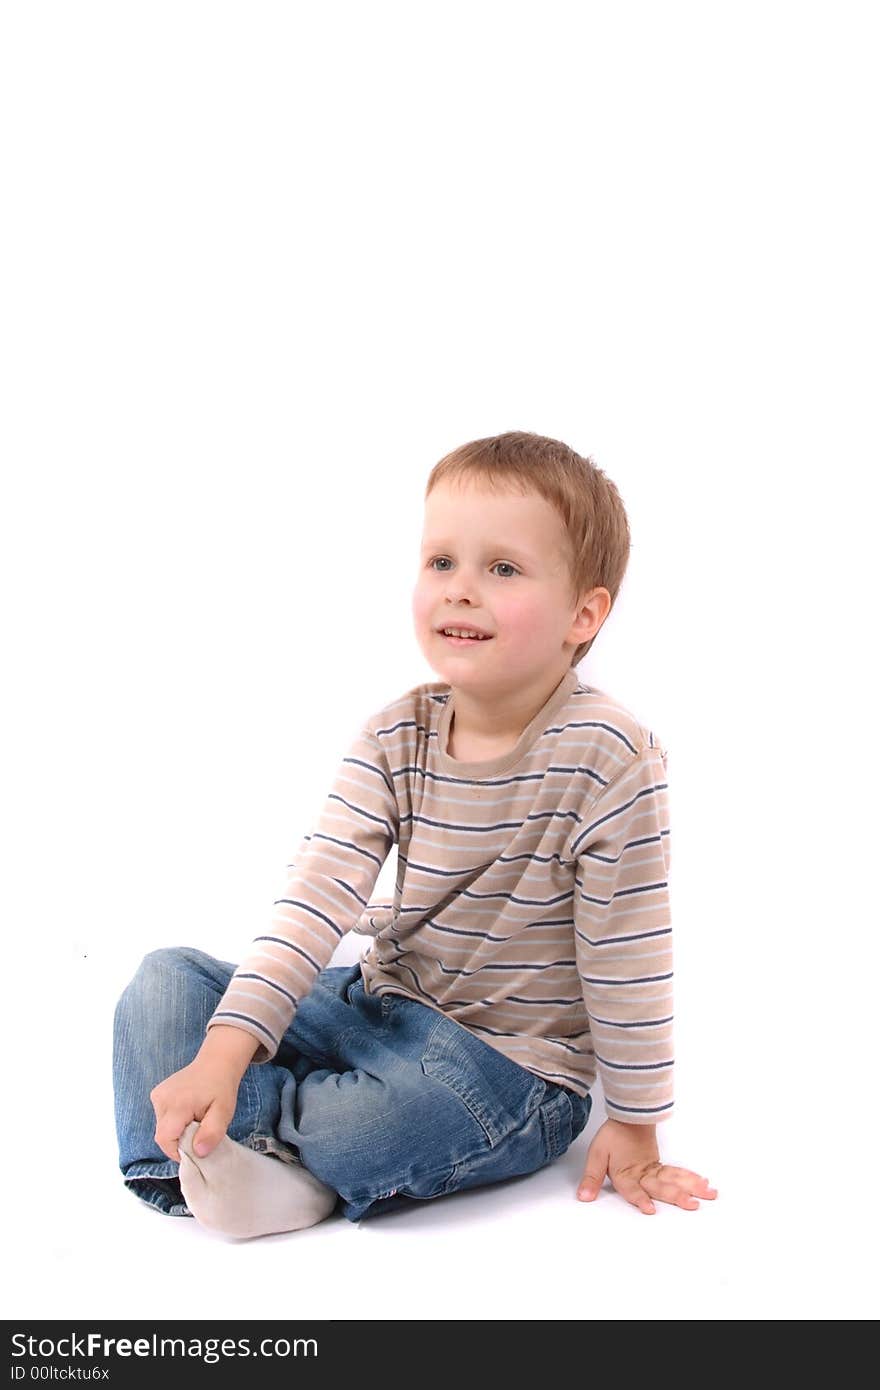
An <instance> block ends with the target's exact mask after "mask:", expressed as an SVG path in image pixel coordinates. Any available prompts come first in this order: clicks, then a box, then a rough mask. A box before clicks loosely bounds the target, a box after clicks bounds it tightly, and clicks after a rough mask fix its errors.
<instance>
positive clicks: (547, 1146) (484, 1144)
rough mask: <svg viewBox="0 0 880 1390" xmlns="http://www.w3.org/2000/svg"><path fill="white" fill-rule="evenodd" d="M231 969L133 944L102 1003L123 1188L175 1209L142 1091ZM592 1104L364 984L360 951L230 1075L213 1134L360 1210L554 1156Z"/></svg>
mask: <svg viewBox="0 0 880 1390" xmlns="http://www.w3.org/2000/svg"><path fill="white" fill-rule="evenodd" d="M234 969H235V967H234V966H233V965H231V964H229V963H228V962H226V961H219V960H215V959H214V958H213V957H212V956H209V955H206V954H205V953H204V952H203V951H197V950H194V949H190V948H188V947H179V948H177V947H174V948H168V949H164V950H158V951H152V952H150V954H149V955H147V956H145V958H144V960H143V962H142V963H141V965H140V967H139V969H138V970H137V972H136V974H135V976H134V978H133V979H132V980H131V982H130V983H129V984H128V986H127V987H126V989H125V990H124V992H123V994H122V996H121V997H120V999H119V1002H118V1004H117V1006H116V1012H115V1016H114V1027H113V1087H114V1097H115V1112H116V1132H117V1137H118V1141H119V1166H120V1169H121V1171H122V1176H123V1180H124V1182H125V1184H126V1186H127V1187H128V1188H129V1189H130V1190H131V1191H132V1192H134V1193H135V1194H136V1195H137V1196H138V1197H140V1198H141V1199H142V1200H143V1201H144V1202H147V1203H148V1204H149V1205H150V1206H152V1207H154V1208H155V1209H156V1210H158V1211H160V1212H162V1213H165V1214H166V1215H169V1216H190V1215H191V1214H192V1213H191V1212H190V1211H189V1209H188V1208H187V1206H186V1203H185V1201H184V1199H183V1196H182V1193H181V1190H180V1185H179V1183H178V1180H177V1166H178V1165H177V1163H176V1162H175V1161H174V1160H172V1159H169V1158H168V1157H167V1156H166V1155H165V1154H163V1152H162V1150H161V1149H160V1148H159V1147H158V1146H157V1144H156V1142H155V1138H154V1134H155V1125H156V1117H155V1113H154V1111H153V1107H152V1104H151V1102H150V1091H151V1090H152V1088H153V1087H154V1086H155V1085H157V1084H158V1083H159V1082H160V1081H163V1080H164V1079H165V1078H166V1077H167V1076H170V1075H171V1073H172V1072H174V1071H178V1070H179V1069H180V1068H181V1067H184V1066H186V1065H187V1064H188V1063H189V1062H191V1061H192V1060H193V1058H194V1057H195V1055H196V1053H197V1051H198V1050H199V1047H200V1046H201V1044H202V1041H203V1039H204V1036H205V1028H206V1025H207V1022H208V1019H209V1018H210V1017H211V1015H212V1014H213V1012H214V1010H215V1008H216V1007H217V1004H218V1001H219V1000H220V997H221V995H222V994H223V993H224V992H225V990H226V987H227V985H228V983H229V980H230V977H231V976H232V973H233V970H234ZM590 1108H591V1100H590V1097H589V1096H586V1097H584V1098H581V1097H580V1096H579V1095H577V1093H576V1092H574V1091H571V1090H569V1089H568V1088H567V1087H564V1086H558V1085H556V1084H554V1083H553V1082H550V1081H546V1080H544V1079H543V1078H542V1077H539V1076H536V1075H535V1074H534V1072H531V1071H529V1070H528V1069H527V1068H525V1067H521V1066H519V1065H518V1064H517V1063H515V1062H512V1061H510V1059H509V1058H507V1057H505V1056H504V1055H503V1054H502V1053H500V1052H498V1051H497V1049H495V1048H493V1047H490V1046H489V1044H488V1043H484V1042H483V1041H482V1040H481V1039H480V1038H478V1037H476V1036H475V1035H474V1034H472V1033H470V1032H469V1031H468V1030H467V1029H466V1028H463V1027H462V1026H461V1025H460V1024H458V1023H456V1022H455V1021H454V1020H452V1019H450V1018H447V1017H446V1016H445V1015H444V1014H442V1013H440V1012H438V1011H437V1010H436V1009H432V1008H430V1007H429V1006H428V1005H426V1004H420V1003H419V1002H418V1001H417V1000H414V999H407V998H406V997H405V996H404V995H400V994H396V995H395V994H384V995H380V996H378V997H376V996H373V995H370V994H368V993H367V992H366V990H365V988H364V982H363V978H362V975H361V968H360V963H359V962H356V963H355V964H353V965H340V966H328V967H327V968H326V969H324V970H322V971H321V972H320V974H319V975H318V976H317V977H316V979H315V982H314V984H313V986H312V988H311V990H310V991H309V993H308V994H307V995H306V997H305V998H304V999H303V1000H302V1002H301V1003H300V1005H299V1007H298V1009H297V1011H296V1014H295V1015H294V1019H293V1023H292V1024H291V1026H290V1028H289V1029H288V1031H287V1032H286V1033H285V1035H284V1038H283V1041H282V1044H281V1047H280V1048H279V1050H278V1052H277V1053H276V1054H275V1057H274V1058H273V1059H272V1061H271V1062H261V1063H259V1064H252V1065H251V1066H249V1067H248V1069H247V1071H246V1072H245V1073H244V1076H243V1077H242V1081H241V1085H240V1087H239V1092H238V1101H237V1105H236V1109H235V1114H234V1115H233V1118H232V1122H231V1124H230V1126H229V1129H228V1131H227V1133H228V1134H229V1137H230V1138H231V1139H233V1140H236V1141H237V1142H238V1143H240V1144H244V1145H246V1146H247V1147H248V1148H251V1149H254V1150H256V1151H257V1152H259V1153H267V1154H272V1155H274V1156H275V1157H277V1158H279V1159H281V1160H282V1161H286V1162H296V1161H297V1159H299V1161H300V1162H302V1163H303V1164H304V1165H305V1167H306V1168H308V1169H309V1171H310V1172H312V1173H314V1174H315V1176H316V1177H318V1178H320V1179H321V1181H322V1182H325V1183H327V1184H328V1186H330V1187H332V1188H333V1189H334V1190H335V1191H336V1192H338V1193H339V1196H340V1204H339V1205H338V1206H337V1211H341V1213H342V1215H343V1216H345V1217H346V1218H347V1219H348V1220H349V1221H359V1220H361V1218H363V1217H365V1216H373V1215H376V1214H378V1213H380V1212H382V1211H390V1210H393V1209H395V1208H397V1207H400V1206H406V1205H408V1204H411V1203H412V1202H413V1201H424V1200H427V1199H430V1198H434V1197H440V1196H443V1195H445V1194H446V1193H450V1192H457V1191H460V1190H461V1189H464V1188H468V1187H479V1186H482V1185H484V1184H488V1183H493V1182H499V1181H501V1180H503V1179H505V1178H512V1177H515V1176H517V1175H519V1174H524V1173H531V1172H534V1171H535V1170H537V1169H539V1168H543V1167H544V1166H545V1165H546V1164H548V1163H551V1162H552V1161H553V1160H554V1159H555V1158H557V1157H558V1156H559V1155H560V1154H562V1153H564V1152H565V1150H566V1149H567V1148H568V1147H569V1145H570V1144H571V1143H572V1141H573V1140H574V1139H576V1138H577V1136H578V1135H579V1134H580V1133H581V1131H582V1130H583V1129H584V1127H585V1126H586V1123H587V1121H588V1119H589V1115H590Z"/></svg>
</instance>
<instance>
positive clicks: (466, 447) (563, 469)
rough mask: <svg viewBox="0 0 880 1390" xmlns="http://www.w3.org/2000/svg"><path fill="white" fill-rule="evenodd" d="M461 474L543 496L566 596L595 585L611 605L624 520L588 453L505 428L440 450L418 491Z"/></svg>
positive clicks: (623, 562) (622, 560) (626, 533)
mask: <svg viewBox="0 0 880 1390" xmlns="http://www.w3.org/2000/svg"><path fill="white" fill-rule="evenodd" d="M460 479H467V480H468V481H473V482H475V483H477V484H479V485H482V486H484V487H489V488H498V489H503V488H505V487H506V488H510V489H516V490H518V491H520V492H522V493H528V492H536V493H538V495H539V496H541V497H543V498H544V499H545V500H546V501H547V502H549V503H550V504H551V506H553V507H555V508H556V511H557V513H558V514H559V516H560V518H561V520H562V523H563V525H564V527H565V532H566V535H567V538H568V542H569V546H568V555H567V557H566V559H567V562H568V568H569V576H570V579H571V598H572V602H573V603H574V602H576V601H577V600H578V598H579V597H580V596H581V595H582V594H585V593H587V592H588V591H589V590H590V589H595V588H598V587H602V588H605V589H607V590H608V592H609V594H610V595H611V606H612V607H613V606H614V602H615V600H616V598H617V594H618V590H619V589H620V585H621V583H622V582H623V576H624V574H625V573H626V566H627V563H628V561H629V550H630V530H629V522H628V520H627V515H626V509H625V507H624V505H623V502H622V500H621V497H620V493H619V492H618V491H617V488H616V487H615V485H614V483H613V482H612V481H611V479H610V478H609V477H607V476H606V475H605V474H604V473H603V472H602V470H601V468H597V467H596V465H595V463H594V462H593V460H592V459H591V458H581V456H580V454H576V453H575V451H574V449H570V448H569V447H568V445H567V444H563V443H562V442H561V441H560V440H558V439H548V438H547V437H546V436H545V435H543V434H530V433H528V432H527V431H523V430H511V431H510V432H509V433H507V434H496V435H491V436H489V437H487V438H486V439H474V440H472V441H471V443H470V444H462V445H461V447H460V448H458V449H453V451H452V453H451V454H446V455H445V456H444V457H443V458H442V459H440V461H439V462H438V463H435V465H434V467H433V468H432V469H431V472H430V474H429V477H428V481H427V484H426V486H425V497H426V498H427V497H428V495H429V493H430V492H431V490H432V489H433V488H435V487H436V486H437V484H438V483H441V482H443V483H445V482H457V481H458V480H460ZM609 611H610V610H609ZM597 636H598V633H596V634H594V635H593V637H591V638H590V640H589V642H582V643H581V644H580V646H579V647H577V648H576V649H575V652H574V655H573V656H572V659H571V664H572V666H576V665H577V664H578V662H579V661H581V660H582V659H583V657H584V656H586V654H587V652H588V651H589V650H590V647H591V646H592V645H593V643H594V642H595V640H596V637H597Z"/></svg>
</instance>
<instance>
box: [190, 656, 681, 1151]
mask: <svg viewBox="0 0 880 1390" xmlns="http://www.w3.org/2000/svg"><path fill="white" fill-rule="evenodd" d="M454 701H455V692H454V690H453V689H452V688H451V687H450V686H449V685H448V684H446V683H444V682H428V683H425V684H422V685H417V686H414V687H413V688H412V689H410V690H408V691H406V693H405V694H403V695H401V696H400V698H399V699H396V700H393V701H392V702H391V703H390V704H388V705H386V706H385V708H384V709H382V710H380V711H379V712H378V713H377V714H374V715H373V716H372V717H371V718H369V719H368V720H367V721H366V723H365V724H364V726H363V728H362V729H361V731H360V733H359V734H358V735H357V737H356V738H355V739H354V740H353V742H352V744H351V747H350V748H349V750H348V752H347V753H346V755H345V757H344V758H343V760H342V762H341V764H340V766H339V769H338V772H337V775H336V778H335V782H334V785H333V787H332V789H331V791H330V794H329V796H328V798H327V801H326V803H325V805H324V808H323V811H322V812H321V814H320V816H319V818H318V820H317V823H316V824H315V825H314V826H313V828H312V830H311V833H310V834H308V835H306V836H305V837H304V838H303V840H302V843H301V844H300V846H299V850H298V852H297V854H296V857H295V859H294V862H293V864H291V865H290V866H289V870H288V878H287V885H286V889H285V892H284V896H283V897H281V898H279V899H278V901H277V902H276V903H275V911H274V916H273V918H272V920H271V923H270V925H269V927H268V929H267V931H266V932H265V934H263V935H261V936H258V937H257V938H256V939H255V941H254V943H253V947H252V949H251V951H250V953H249V954H248V955H247V957H246V958H245V959H244V960H243V961H242V962H241V964H240V965H239V966H238V968H237V969H236V971H235V973H234V975H233V977H232V979H231V980H230V983H229V987H228V988H227V990H226V992H225V994H224V995H223V998H222V999H221V1000H220V1003H219V1004H218V1006H217V1009H216V1010H215V1012H214V1014H213V1015H212V1017H211V1019H210V1021H209V1023H208V1027H209V1028H210V1027H211V1026H212V1025H213V1024H215V1023H225V1024H232V1025H234V1026H236V1027H239V1028H243V1029H244V1030H245V1031H246V1032H248V1033H250V1034H252V1036H253V1037H254V1038H256V1039H257V1040H258V1041H259V1043H260V1046H259V1048H258V1049H257V1051H256V1053H255V1055H254V1061H255V1062H265V1061H269V1060H270V1059H271V1058H272V1057H273V1056H274V1054H275V1052H276V1050H277V1048H278V1046H279V1043H280V1040H281V1037H282V1035H283V1033H284V1032H285V1030H286V1029H287V1028H288V1027H289V1025H290V1023H291V1021H292V1019H293V1016H294V1013H295V1011H296V1007H297V1004H298V1003H299V1001H300V1000H301V999H302V998H303V996H304V995H305V994H307V993H308V991H309V989H310V988H311V986H312V984H313V983H314V980H315V977H316V975H317V974H318V972H319V971H320V970H322V969H323V968H324V967H325V966H326V965H328V964H329V962H330V959H331V957H332V955H333V952H334V950H335V948H336V946H337V945H338V943H339V941H340V939H341V938H342V937H343V936H344V935H345V933H346V932H348V931H351V930H354V931H357V932H360V933H362V934H364V935H368V936H370V937H371V938H372V940H371V941H370V944H369V947H368V948H367V949H366V951H365V952H364V955H363V957H362V959H361V969H362V972H363V978H364V984H365V988H366V989H367V991H368V992H369V993H371V994H374V995H380V994H384V993H386V992H389V991H390V992H391V993H394V994H402V995H405V996H407V997H408V998H410V999H417V1000H419V1001H420V1002H421V1003H423V1004H425V1005H427V1006H428V1007H429V1008H432V1009H436V1010H438V1011H439V1012H441V1013H443V1014H445V1015H446V1016H447V1017H448V1018H451V1019H454V1020H455V1021H456V1022H457V1023H459V1024H461V1026H462V1027H464V1028H467V1029H469V1030H470V1032H472V1033H473V1034H475V1035H476V1036H477V1037H479V1038H481V1039H482V1040H483V1041H484V1042H485V1043H487V1044H488V1045H489V1046H490V1047H494V1048H497V1049H498V1050H499V1051H500V1052H502V1053H504V1055H505V1056H506V1057H508V1058H510V1059H511V1060H512V1061H514V1062H517V1063H519V1065H521V1066H523V1067H526V1068H527V1069H528V1070H529V1071H532V1072H534V1073H535V1074H536V1075H538V1076H541V1077H544V1078H546V1079H547V1080H549V1081H553V1082H556V1083H557V1084H559V1085H562V1086H568V1087H570V1088H571V1089H572V1090H573V1091H576V1092H578V1094H580V1095H585V1094H586V1093H587V1092H588V1091H589V1090H590V1088H591V1086H592V1085H593V1083H594V1082H595V1080H596V1076H597V1070H598V1074H599V1076H600V1077H601V1080H602V1087H603V1090H604V1093H605V1102H606V1108H607V1113H608V1115H609V1116H611V1117H612V1118H614V1119H618V1120H623V1121H629V1122H631V1123H635V1124H653V1123H656V1122H658V1121H660V1120H663V1119H667V1118H668V1117H669V1116H670V1115H671V1113H672V1106H673V1100H672V1095H673V1087H672V1074H673V1036H672V927H671V921H670V908H669V887H668V878H669V864H670V838H669V802H668V790H667V781H666V757H667V755H666V750H665V749H664V748H663V747H662V746H661V744H660V742H659V741H658V739H657V737H656V736H655V734H654V733H653V732H652V731H651V730H650V729H648V728H646V727H645V726H644V725H642V724H640V723H639V721H638V720H637V719H636V718H635V717H634V716H633V715H632V714H631V713H630V712H629V711H628V710H626V709H625V708H624V707H623V706H622V705H621V704H620V703H619V702H617V701H616V700H614V699H613V698H612V697H611V696H609V695H607V694H606V693H605V692H604V691H602V690H598V689H597V688H596V687H595V686H590V685H585V684H583V683H582V682H581V680H580V678H579V677H578V674H577V671H576V670H575V668H574V667H570V668H569V669H568V671H566V673H565V675H564V676H563V678H562V680H561V681H560V682H559V684H558V685H557V687H556V689H555V690H554V691H553V692H552V694H551V695H550V696H549V698H548V700H547V701H546V703H545V704H544V706H543V707H542V708H541V709H540V710H539V711H538V712H537V714H536V715H535V716H534V718H533V719H532V720H531V721H530V723H529V724H528V726H527V727H526V728H525V729H524V730H523V732H522V735H521V737H520V738H519V740H518V742H517V743H516V745H515V747H513V748H512V749H510V750H509V751H508V752H506V753H504V754H502V755H501V756H499V757H495V758H490V759H485V760H481V761H479V762H464V761H461V760H459V759H456V758H454V757H451V756H450V754H449V752H448V737H449V728H450V722H451V718H452V713H453V709H454ZM394 845H397V874H396V884H395V893H394V898H393V900H392V901H390V902H384V901H382V902H371V901H370V894H371V892H372V890H373V887H374V885H375V882H376V879H377V877H378V874H379V870H380V868H381V867H382V864H383V863H384V861H385V859H386V858H387V856H388V854H389V853H390V851H391V849H392V847H393V846H394Z"/></svg>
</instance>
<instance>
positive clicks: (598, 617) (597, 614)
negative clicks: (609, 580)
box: [568, 586, 611, 646]
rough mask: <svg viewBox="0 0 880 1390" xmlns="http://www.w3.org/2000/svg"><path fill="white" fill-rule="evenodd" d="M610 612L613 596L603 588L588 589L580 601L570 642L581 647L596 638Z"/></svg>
mask: <svg viewBox="0 0 880 1390" xmlns="http://www.w3.org/2000/svg"><path fill="white" fill-rule="evenodd" d="M610 611H611V595H610V594H609V592H608V590H607V589H604V588H602V587H601V586H599V587H598V588H595V589H587V590H586V592H585V593H583V594H582V595H581V596H580V599H579V600H578V605H577V613H576V615H575V619H574V622H573V623H572V625H571V631H570V632H569V635H568V640H569V642H574V644H575V646H579V645H580V643H581V642H589V640H590V638H591V637H595V635H596V633H597V632H598V631H599V628H600V627H601V626H602V624H603V623H604V621H605V619H606V618H607V617H608V614H609V612H610Z"/></svg>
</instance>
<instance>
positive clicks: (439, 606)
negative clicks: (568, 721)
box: [413, 431, 630, 690]
mask: <svg viewBox="0 0 880 1390" xmlns="http://www.w3.org/2000/svg"><path fill="white" fill-rule="evenodd" d="M629 549H630V531H629V523H628V521H627V516H626V511H625V508H624V505H623V502H622V501H621V498H620V494H619V493H618V491H617V488H616V487H615V486H614V483H612V482H611V480H610V479H609V478H607V477H606V475H605V474H604V473H603V472H602V471H601V469H599V468H597V467H596V466H595V465H594V463H593V462H592V460H591V459H589V458H586V459H585V458H581V456H580V455H579V454H576V453H575V452H574V450H573V449H570V448H568V446H567V445H565V444H562V443H561V442H560V441H559V440H556V439H548V438H546V437H544V436H543V435H539V434H529V433H525V432H521V431H515V432H511V433H508V434H500V435H495V436H492V437H491V438H487V439H477V440H474V441H473V442H472V443H470V444H465V445H463V446H462V447H461V448H459V449H455V450H454V451H453V452H452V453H451V454H447V455H446V456H445V457H444V458H442V459H441V460H440V461H439V463H437V464H436V465H435V466H434V468H433V469H432V471H431V473H430V476H429V478H428V482H427V485H426V487H425V519H424V529H423V534H422V545H421V551H420V555H419V573H418V579H417V581H416V586H415V590H414V593H413V617H414V621H415V629H416V636H417V637H418V640H419V645H420V646H421V648H422V651H423V652H424V653H425V656H426V657H427V659H428V661H429V663H430V665H431V666H432V667H433V668H434V669H435V670H437V671H438V673H439V674H440V675H441V676H442V677H443V678H444V679H445V680H448V681H449V683H450V684H452V685H457V686H462V687H471V688H473V689H477V688H482V689H484V690H489V689H491V688H493V687H495V688H496V689H497V687H498V686H499V685H505V686H506V685H509V684H510V683H511V682H516V681H517V680H518V679H519V680H522V681H524V682H525V683H529V682H530V681H531V680H534V678H535V677H536V675H537V674H538V673H539V672H541V671H542V670H543V671H545V672H546V671H548V670H558V672H559V679H560V680H561V679H562V676H563V675H564V673H565V670H566V668H567V667H569V666H575V665H577V663H578V662H579V661H580V660H581V658H582V657H583V656H584V655H585V653H586V652H587V651H589V649H590V647H591V646H592V643H593V639H594V638H595V636H596V633H597V632H598V630H599V628H600V627H601V626H602V623H603V622H604V621H605V618H606V617H607V616H608V612H609V611H610V609H611V606H612V604H613V603H614V601H615V599H616V598H617V593H618V590H619V588H620V585H621V582H622V580H623V576H624V573H625V571H626V566H627V562H628V559H629ZM457 624H458V625H464V626H467V625H468V624H470V625H471V626H472V627H475V628H477V629H478V630H480V631H481V632H484V633H488V634H490V637H489V640H487V641H482V642H468V643H462V644H459V643H456V642H454V641H450V640H449V639H447V638H445V637H444V636H443V635H442V633H441V632H440V631H439V629H440V628H443V627H455V626H456V625H457Z"/></svg>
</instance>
